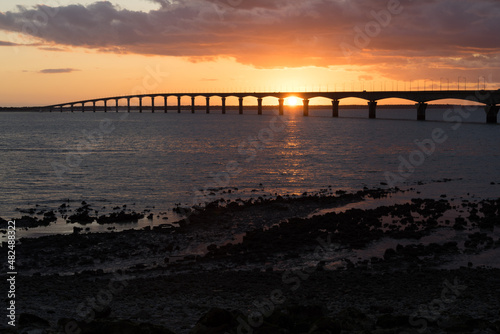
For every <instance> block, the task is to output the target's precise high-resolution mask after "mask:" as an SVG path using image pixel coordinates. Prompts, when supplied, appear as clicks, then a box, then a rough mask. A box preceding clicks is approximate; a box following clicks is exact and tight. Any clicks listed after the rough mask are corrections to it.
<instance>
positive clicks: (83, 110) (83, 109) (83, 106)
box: [82, 102, 85, 112]
mask: <svg viewBox="0 0 500 334" xmlns="http://www.w3.org/2000/svg"><path fill="white" fill-rule="evenodd" d="M82 112H85V102H82Z"/></svg>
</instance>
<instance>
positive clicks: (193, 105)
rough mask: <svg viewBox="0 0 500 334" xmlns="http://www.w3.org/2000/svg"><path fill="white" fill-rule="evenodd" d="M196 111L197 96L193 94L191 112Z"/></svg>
mask: <svg viewBox="0 0 500 334" xmlns="http://www.w3.org/2000/svg"><path fill="white" fill-rule="evenodd" d="M195 111H196V97H194V96H191V114H194V113H195Z"/></svg>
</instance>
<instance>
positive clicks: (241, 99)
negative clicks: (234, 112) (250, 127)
mask: <svg viewBox="0 0 500 334" xmlns="http://www.w3.org/2000/svg"><path fill="white" fill-rule="evenodd" d="M239 102H240V105H239V113H240V115H242V114H243V98H242V97H240V98H239Z"/></svg>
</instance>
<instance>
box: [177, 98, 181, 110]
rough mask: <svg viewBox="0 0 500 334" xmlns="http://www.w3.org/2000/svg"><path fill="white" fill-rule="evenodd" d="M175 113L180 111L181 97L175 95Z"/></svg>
mask: <svg viewBox="0 0 500 334" xmlns="http://www.w3.org/2000/svg"><path fill="white" fill-rule="evenodd" d="M177 113H178V114H180V113H181V97H180V96H177Z"/></svg>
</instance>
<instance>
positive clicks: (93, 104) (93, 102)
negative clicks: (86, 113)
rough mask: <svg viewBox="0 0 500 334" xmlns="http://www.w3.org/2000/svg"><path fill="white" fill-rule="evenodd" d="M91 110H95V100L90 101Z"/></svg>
mask: <svg viewBox="0 0 500 334" xmlns="http://www.w3.org/2000/svg"><path fill="white" fill-rule="evenodd" d="M92 111H93V112H95V101H92Z"/></svg>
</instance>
